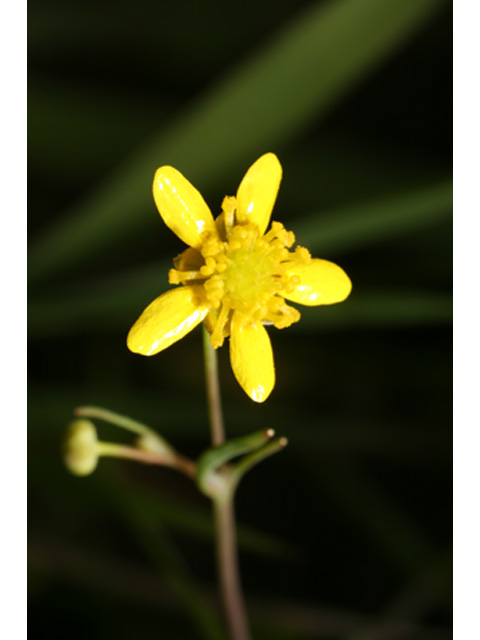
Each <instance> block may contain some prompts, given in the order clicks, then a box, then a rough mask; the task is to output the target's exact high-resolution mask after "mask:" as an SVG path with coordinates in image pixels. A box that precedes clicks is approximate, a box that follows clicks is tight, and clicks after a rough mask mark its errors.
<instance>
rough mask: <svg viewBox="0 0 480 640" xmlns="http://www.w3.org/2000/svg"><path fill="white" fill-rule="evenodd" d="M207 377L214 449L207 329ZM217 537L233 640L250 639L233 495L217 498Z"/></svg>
mask: <svg viewBox="0 0 480 640" xmlns="http://www.w3.org/2000/svg"><path fill="white" fill-rule="evenodd" d="M203 349H204V355H205V378H206V387H207V399H208V412H209V417H210V430H211V439H212V444H213V445H214V446H219V445H221V444H223V443H224V442H225V429H224V425H223V414H222V404H221V395H220V383H219V379H218V364H217V353H216V351H215V349H214V348H213V347H212V345H211V342H210V337H209V334H208V332H207V331H206V329H205V328H204V329H203ZM213 503H214V510H215V534H216V535H215V538H216V551H217V563H218V573H219V580H220V590H221V596H222V601H223V607H224V611H225V616H226V619H227V625H228V630H229V635H230V638H231V640H250V631H249V628H248V621H247V616H246V610H245V603H244V600H243V594H242V589H241V585H240V576H239V571H238V554H237V542H236V532H235V511H234V506H233V492H228V495H227V496H226V497H225V496H224V497H222V498H219V499H214V500H213Z"/></svg>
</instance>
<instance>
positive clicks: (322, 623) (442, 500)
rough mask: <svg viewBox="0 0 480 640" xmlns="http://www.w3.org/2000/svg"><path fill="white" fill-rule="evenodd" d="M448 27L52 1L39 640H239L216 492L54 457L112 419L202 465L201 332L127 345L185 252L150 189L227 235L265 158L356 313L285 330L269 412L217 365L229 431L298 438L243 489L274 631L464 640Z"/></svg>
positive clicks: (41, 213) (253, 595)
mask: <svg viewBox="0 0 480 640" xmlns="http://www.w3.org/2000/svg"><path fill="white" fill-rule="evenodd" d="M319 8H320V10H322V9H323V13H320V11H319ZM397 14H398V15H397ZM451 22H452V20H451V4H450V3H449V2H442V1H440V0H439V1H434V0H417V1H416V2H413V1H412V0H406V1H405V2H402V3H398V2H396V1H395V2H394V1H393V0H383V1H382V2H379V0H363V1H362V0H331V1H330V2H320V3H318V2H317V3H315V2H298V1H295V2H293V1H289V2H284V3H282V4H281V6H280V4H279V3H270V2H266V1H264V0H261V1H258V0H257V1H255V2H254V1H253V0H247V1H244V2H241V3H240V2H231V3H220V2H218V0H213V1H211V2H202V3H199V2H193V0H192V1H189V0H179V1H178V2H175V3H165V2H153V0H142V1H140V2H135V3H113V2H107V1H106V0H101V1H97V2H85V1H83V2H78V1H77V0H73V1H71V2H68V3H65V2H58V1H53V0H51V1H47V0H35V1H34V2H31V3H30V7H29V25H28V26H29V198H30V216H29V220H30V223H29V232H30V238H29V240H30V248H31V251H30V259H29V271H30V279H31V284H30V287H29V292H30V306H29V333H30V348H29V376H30V383H29V540H30V546H29V565H30V574H29V590H30V630H31V633H32V637H35V638H37V637H43V635H48V636H49V637H56V636H59V635H62V636H66V637H68V638H89V639H90V638H91V639H94V638H100V637H102V638H105V637H116V638H140V637H156V636H158V637H163V638H197V637H198V638H207V639H208V638H219V637H222V636H221V633H219V632H218V626H217V616H218V614H219V607H218V602H217V596H216V586H215V569H214V555H213V542H212V536H211V518H210V515H211V514H210V505H209V503H208V501H207V499H206V498H203V497H202V496H201V495H199V494H198V492H197V490H196V489H195V487H194V486H193V485H192V484H191V483H190V482H189V481H188V480H187V479H185V478H183V477H181V476H177V475H176V474H175V473H174V472H172V471H170V470H168V469H157V468H150V467H142V466H139V465H135V464H134V463H128V462H123V461H115V460H111V459H108V460H101V462H100V465H99V467H98V469H97V471H96V472H95V473H94V474H93V475H92V476H90V477H88V478H84V479H83V478H76V477H73V476H71V475H69V473H68V472H67V471H66V470H65V468H64V467H63V464H62V460H61V456H60V442H61V439H62V436H63V433H64V431H65V427H66V425H67V424H68V422H69V421H70V420H71V418H72V410H73V408H74V407H75V406H78V405H81V404H95V405H101V406H105V407H107V408H109V409H111V410H114V411H118V412H119V413H124V414H127V415H130V416H132V417H134V418H136V419H138V420H140V421H143V422H146V423H148V424H150V425H151V426H153V427H155V428H156V429H158V430H159V432H160V433H162V434H163V435H164V436H165V437H167V438H168V439H170V440H171V442H172V443H173V444H174V445H175V446H176V447H177V448H178V449H180V450H181V451H183V452H184V453H185V454H187V455H190V456H192V457H196V456H198V455H199V454H200V453H201V452H202V451H203V450H204V449H205V448H206V447H207V446H208V423H207V414H206V406H205V398H204V380H203V364H202V349H201V333H200V331H199V330H196V331H195V332H193V333H192V334H191V335H189V336H188V337H187V338H185V339H184V340H182V341H181V342H180V343H178V344H176V345H175V346H173V347H172V348H170V349H169V350H167V351H166V352H164V353H162V354H160V355H158V356H156V357H154V358H151V359H146V358H141V357H139V356H135V355H133V354H131V353H130V352H129V351H128V350H127V349H126V346H125V336H126V333H127V331H128V329H129V327H130V326H131V324H132V323H133V322H134V320H135V319H136V318H137V316H138V315H139V313H140V312H141V311H142V309H143V308H144V307H145V306H146V305H147V304H148V303H149V302H150V301H151V300H152V299H153V298H154V297H156V296H157V295H159V294H160V293H162V292H163V291H164V290H166V288H167V286H168V285H167V277H166V274H167V269H168V267H169V266H170V262H171V259H172V257H173V256H175V255H176V254H177V253H178V252H179V251H181V250H182V245H181V243H180V242H179V241H178V239H177V238H176V237H175V236H174V235H173V234H172V233H170V232H169V231H168V229H167V228H166V227H165V226H164V224H163V223H162V221H161V220H160V218H159V216H158V213H157V211H156V209H155V206H154V203H153V199H152V197H151V181H152V177H153V174H154V171H155V169H156V168H157V167H158V166H160V165H162V164H172V165H174V166H176V167H177V168H178V169H179V170H180V171H182V172H183V173H184V174H185V175H186V176H187V177H188V178H189V179H190V180H191V181H192V182H193V183H194V184H195V186H196V187H197V188H198V189H199V190H200V191H201V192H202V194H203V195H204V197H205V199H206V201H207V202H208V203H209V205H210V206H211V208H212V211H213V212H214V213H215V214H216V213H217V212H218V211H219V207H220V204H221V201H222V198H223V196H224V195H225V194H229V195H233V194H234V193H235V191H236V188H237V186H238V183H239V181H240V179H241V177H242V176H243V174H244V172H245V171H246V169H247V168H248V166H249V165H250V164H251V163H252V162H253V161H254V160H255V159H256V158H257V157H258V156H259V155H261V154H262V153H264V152H266V151H273V152H275V153H276V154H277V155H278V156H279V158H280V161H281V163H282V165H283V169H284V178H283V183H282V186H281V189H280V193H279V198H278V201H277V205H276V208H275V211H274V218H275V219H277V220H280V221H282V222H283V223H284V224H285V225H286V227H287V228H288V229H292V230H293V231H294V232H295V233H296V235H297V240H298V241H299V242H300V243H301V244H305V245H306V246H308V247H309V248H311V250H312V253H313V254H314V255H317V256H318V257H323V258H327V259H330V260H333V261H335V262H337V263H338V264H340V265H341V266H342V267H343V268H344V269H345V270H346V271H347V273H348V274H349V275H350V277H351V279H352V281H353V292H352V295H351V297H350V298H349V300H348V301H347V302H345V303H343V304H341V305H338V306H335V307H331V308H316V309H308V310H305V309H303V310H302V309H300V310H301V311H302V320H301V322H300V323H298V324H297V325H295V326H294V327H292V328H290V329H288V330H286V331H277V330H273V329H272V330H271V331H270V335H271V338H272V343H273V346H274V351H275V358H276V366H277V385H276V388H275V390H274V392H273V393H272V395H271V397H270V398H269V400H268V401H267V402H266V403H265V404H263V405H255V404H254V403H252V402H250V401H249V400H248V398H247V397H246V396H245V395H244V394H243V392H242V391H241V389H240V387H239V386H238V384H237V383H236V381H235V379H234V377H233V374H232V373H231V370H230V367H229V363H228V350H227V349H222V350H221V351H220V353H219V356H220V370H221V382H222V389H223V401H224V410H225V418H226V425H227V434H228V435H230V436H234V435H241V434H245V433H248V432H251V431H254V430H256V429H261V428H265V427H273V428H275V430H276V432H277V433H278V435H284V436H286V437H288V439H289V446H288V447H287V449H286V450H285V451H283V452H282V453H281V454H278V455H277V456H275V457H273V458H271V459H269V460H267V461H265V462H264V463H262V464H261V465H260V466H258V467H256V468H255V469H254V470H253V471H252V472H251V473H250V474H249V475H248V477H246V478H245V480H244V481H243V483H242V485H241V486H240V489H239V492H238V498H237V515H238V523H239V541H240V560H241V568H242V579H243V584H244V587H245V593H246V598H247V603H248V608H249V612H250V617H251V625H252V630H253V635H254V637H255V638H256V639H260V638H265V639H269V638H272V639H273V638H280V639H290V638H291V639H302V640H303V639H305V640H306V639H313V638H320V639H322V640H327V639H328V640H331V639H333V638H335V639H340V638H341V639H344V638H345V639H349V640H367V639H372V640H373V639H383V638H384V639H391V638H405V639H407V638H408V639H410V638H412V639H417V638H418V639H426V640H427V639H428V640H429V639H430V638H431V639H432V640H436V639H437V638H438V640H443V639H446V638H449V637H450V636H451V632H450V627H451V602H450V600H451V597H450V592H451V585H450V581H451V524H450V523H451V506H450V505H451V470H450V469H451V467H450V459H451V444H450V441H451V435H450V433H451V391H450V390H451V299H450V298H451V219H450V214H451V49H452V44H451V26H452V25H451ZM285 43H287V44H285ZM365 52H367V53H365ZM262 65H266V66H265V67H262ZM262 68H264V71H262ZM262 73H263V74H264V75H262ZM97 426H98V429H99V433H100V437H101V438H102V439H105V440H112V441H127V440H128V437H127V438H126V435H125V434H123V433H120V432H119V430H117V429H115V428H114V427H111V426H108V425H105V424H101V423H100V422H98V423H97Z"/></svg>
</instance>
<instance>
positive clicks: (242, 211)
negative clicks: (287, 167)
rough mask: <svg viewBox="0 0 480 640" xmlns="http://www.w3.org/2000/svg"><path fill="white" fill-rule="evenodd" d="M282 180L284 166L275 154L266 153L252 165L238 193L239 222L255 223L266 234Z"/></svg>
mask: <svg viewBox="0 0 480 640" xmlns="http://www.w3.org/2000/svg"><path fill="white" fill-rule="evenodd" d="M281 179H282V165H281V164H280V162H279V160H278V158H277V156H276V155H275V154H273V153H266V154H265V155H263V156H261V157H260V158H259V159H258V160H257V161H256V162H255V163H254V164H252V166H251V167H250V169H249V170H248V171H247V173H246V174H245V176H244V178H243V180H242V182H241V184H240V186H239V187H238V191H237V220H238V222H242V223H244V222H254V223H255V224H257V225H258V227H259V229H260V232H261V233H262V234H263V233H265V231H266V229H267V227H268V223H269V222H270V216H271V215H272V209H273V205H274V204H275V200H276V199H277V193H278V188H279V186H280V180H281Z"/></svg>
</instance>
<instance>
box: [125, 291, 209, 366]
mask: <svg viewBox="0 0 480 640" xmlns="http://www.w3.org/2000/svg"><path fill="white" fill-rule="evenodd" d="M208 312H209V307H208V306H207V305H206V304H205V302H204V298H203V296H202V287H200V286H199V285H195V286H190V287H188V286H185V287H183V286H182V287H178V288H176V289H172V290H171V291H167V293H164V294H163V295H161V296H160V297H158V298H156V299H155V300H154V301H153V302H152V303H151V304H149V305H148V307H147V308H146V309H145V311H144V312H143V313H142V315H141V316H140V317H139V318H138V320H137V321H136V322H135V324H134V325H133V327H132V328H131V329H130V331H129V334H128V337H127V346H128V348H129V349H130V351H133V352H134V353H140V354H141V355H143V356H153V355H154V354H156V353H159V352H160V351H163V350H164V349H166V348H167V347H169V346H170V345H171V344H173V343H174V342H177V340H180V339H181V338H183V337H184V336H185V335H186V334H187V333H189V331H191V330H192V329H194V328H195V327H196V326H197V325H198V324H200V322H202V320H203V319H204V318H205V316H206V315H207V313H208Z"/></svg>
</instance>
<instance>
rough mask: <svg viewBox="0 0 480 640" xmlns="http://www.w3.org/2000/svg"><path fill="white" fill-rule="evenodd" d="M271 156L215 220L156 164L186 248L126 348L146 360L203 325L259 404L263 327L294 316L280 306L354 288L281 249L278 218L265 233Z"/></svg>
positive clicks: (265, 373) (266, 347)
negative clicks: (227, 341) (227, 340)
mask: <svg viewBox="0 0 480 640" xmlns="http://www.w3.org/2000/svg"><path fill="white" fill-rule="evenodd" d="M281 178H282V167H281V165H280V162H279V160H278V158H277V156H276V155H274V154H273V153H267V154H265V155H263V156H261V157H260V158H259V159H258V160H257V161H256V162H255V163H254V164H253V165H252V166H251V167H250V169H249V170H248V171H247V173H246V174H245V176H244V178H243V180H242V182H241V183H240V186H239V188H238V191H237V195H236V196H232V197H230V196H226V197H225V198H224V200H223V204H222V213H221V214H220V215H219V216H218V217H217V219H216V220H214V218H213V216H212V213H211V211H210V209H209V208H208V206H207V204H206V203H205V201H204V199H203V198H202V196H201V194H200V193H199V192H198V191H197V190H196V189H195V187H193V186H192V185H191V184H190V182H189V181H188V180H187V179H186V178H185V177H184V176H183V175H182V174H181V173H180V172H179V171H177V170H176V169H174V168H173V167H169V166H166V167H160V169H158V170H157V172H156V174H155V178H154V181H153V195H154V198H155V202H156V205H157V207H158V210H159V212H160V215H161V217H162V219H163V221H164V222H165V224H166V225H167V227H169V228H170V229H171V230H172V231H173V232H174V233H176V235H177V236H178V237H179V238H180V239H181V240H182V241H183V242H185V244H187V245H188V249H186V250H185V251H184V252H183V253H181V254H180V255H179V256H177V258H175V259H174V260H173V264H174V267H175V268H174V269H171V270H170V273H169V281H170V283H171V284H175V285H181V286H178V287H176V288H175V289H172V290H170V291H167V292H166V293H164V294H162V295H161V296H160V297H158V298H156V299H155V300H154V301H153V302H152V303H151V304H150V305H149V306H148V307H147V308H146V309H145V311H144V312H143V313H142V315H141V316H140V317H139V318H138V320H137V321H136V322H135V324H134V325H133V327H132V328H131V329H130V332H129V334H128V338H127V345H128V348H129V349H130V350H131V351H133V352H135V353H140V354H142V355H145V356H152V355H154V354H156V353H159V352H160V351H163V350H164V349H166V348H167V347H169V346H170V345H172V344H173V343H174V342H177V340H180V339H181V338H183V337H184V336H185V335H186V334H187V333H189V332H190V331H192V329H194V328H195V327H196V326H197V325H199V324H200V323H201V322H204V323H205V326H206V328H207V330H208V332H209V333H210V340H211V343H212V345H213V347H214V348H215V349H217V348H218V347H221V346H222V344H223V342H224V340H225V338H227V337H230V362H231V365H232V369H233V373H234V374H235V377H236V379H237V380H238V382H239V383H240V385H241V387H242V388H243V389H244V391H245V392H246V393H247V395H248V396H249V397H250V398H251V399H252V400H255V401H256V402H263V401H264V400H266V399H267V398H268V396H269V395H270V393H271V391H272V389H273V387H274V385H275V367H274V361H273V353H272V346H271V343H270V338H269V336H268V333H267V331H266V329H265V325H273V326H275V327H276V328H277V329H283V328H285V327H289V326H290V325H291V324H292V323H294V322H297V321H298V320H299V319H300V313H299V311H297V309H295V308H293V307H291V306H289V305H288V304H287V303H286V302H285V301H286V300H289V301H292V302H296V303H300V304H303V305H307V306H316V305H324V304H333V303H335V302H341V301H342V300H345V298H346V297H347V296H348V294H349V293H350V290H351V288H352V285H351V282H350V279H349V278H348V276H347V275H346V273H345V272H344V271H343V270H342V269H341V268H340V267H338V266H337V265H336V264H334V263H333V262H329V261H328V260H319V259H317V258H312V257H311V255H310V253H309V252H308V250H307V249H305V248H304V247H297V248H296V249H295V250H294V251H289V249H290V248H291V247H292V245H293V244H294V242H295V236H294V235H293V233H292V232H291V231H287V230H286V229H285V228H284V226H283V225H282V224H280V223H279V222H272V224H271V227H270V230H269V231H267V227H268V225H269V222H270V216H271V213H272V209H273V206H274V204H275V200H276V197H277V193H278V188H279V186H280V180H281Z"/></svg>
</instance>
